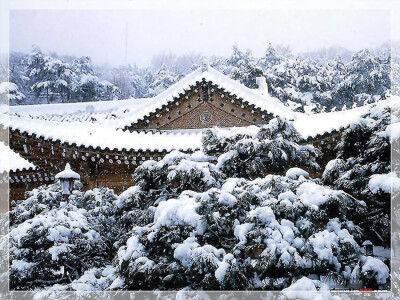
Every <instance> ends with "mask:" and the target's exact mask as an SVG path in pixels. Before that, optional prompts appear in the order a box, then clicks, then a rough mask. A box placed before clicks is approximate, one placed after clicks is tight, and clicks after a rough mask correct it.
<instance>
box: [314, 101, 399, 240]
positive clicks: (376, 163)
mask: <svg viewBox="0 0 400 300" xmlns="http://www.w3.org/2000/svg"><path fill="white" fill-rule="evenodd" d="M399 108H400V106H399V102H398V98H397V97H394V98H393V99H392V100H390V101H382V102H379V103H378V104H376V105H374V106H373V107H371V108H370V110H369V111H368V112H367V113H366V114H364V115H363V116H362V117H361V118H359V119H358V120H357V121H356V122H354V123H353V124H352V125H350V126H349V128H348V129H346V130H345V131H344V133H343V135H342V140H341V142H340V143H339V144H338V145H337V147H336V151H337V157H336V159H334V160H331V161H330V162H329V163H328V164H327V165H326V168H325V171H324V173H323V176H322V179H323V181H324V183H325V184H328V185H332V186H333V187H335V188H337V189H342V190H344V191H346V192H348V193H350V194H351V195H353V196H354V197H356V198H359V199H362V200H364V201H365V202H366V203H367V204H368V205H369V207H370V211H369V213H368V218H366V220H365V223H364V224H365V227H366V228H370V230H371V232H370V235H371V236H372V237H373V238H374V240H375V241H377V242H379V243H384V244H386V245H389V244H390V187H391V185H392V184H393V187H394V189H395V190H397V189H398V185H399V183H398V179H397V175H396V174H394V173H390V171H391V166H390V162H391V160H390V158H391V156H390V149H391V144H392V143H395V142H396V141H397V140H396V138H391V136H390V135H389V133H390V132H389V131H388V127H389V126H390V125H394V124H396V123H398V120H396V119H395V118H393V119H392V118H391V111H392V113H394V115H395V114H396V112H398V110H399ZM392 122H395V123H393V124H391V123H392Z"/></svg>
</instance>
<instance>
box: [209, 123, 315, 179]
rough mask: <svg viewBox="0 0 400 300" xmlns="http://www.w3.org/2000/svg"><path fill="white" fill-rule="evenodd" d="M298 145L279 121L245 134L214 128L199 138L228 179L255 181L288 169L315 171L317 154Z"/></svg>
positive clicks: (288, 127) (297, 139) (294, 135)
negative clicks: (304, 168) (214, 157)
mask: <svg viewBox="0 0 400 300" xmlns="http://www.w3.org/2000/svg"><path fill="white" fill-rule="evenodd" d="M299 142H300V136H299V134H298V133H297V131H296V129H295V128H294V127H293V125H291V124H290V123H288V122H287V121H285V120H283V119H280V118H275V119H273V120H271V121H270V122H269V124H268V125H265V126H263V127H261V128H257V127H255V128H254V130H249V132H248V133H247V134H233V135H232V133H231V132H229V131H227V130H224V129H216V130H207V131H206V133H205V134H204V136H203V147H204V151H205V152H206V153H207V154H209V155H219V158H218V163H217V167H218V168H219V169H220V170H221V171H222V172H224V173H225V174H226V175H227V176H228V177H244V178H256V177H260V176H263V175H266V174H270V173H273V174H276V173H282V172H285V171H286V170H287V169H288V168H289V167H290V166H300V167H301V166H302V167H307V168H311V169H318V168H319V166H318V164H317V163H316V161H315V159H316V158H317V157H318V156H319V155H320V151H319V150H318V149H316V148H314V147H313V146H312V145H299Z"/></svg>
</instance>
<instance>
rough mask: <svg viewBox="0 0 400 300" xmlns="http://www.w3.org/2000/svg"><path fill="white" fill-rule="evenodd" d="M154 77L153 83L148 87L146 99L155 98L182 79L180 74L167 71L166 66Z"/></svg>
mask: <svg viewBox="0 0 400 300" xmlns="http://www.w3.org/2000/svg"><path fill="white" fill-rule="evenodd" d="M152 77H153V78H152V79H153V81H152V82H151V84H150V85H149V87H148V91H147V94H146V97H154V96H156V95H158V94H160V93H161V92H163V91H164V90H166V89H167V88H169V87H170V86H171V85H173V84H174V83H176V82H178V81H179V79H180V78H181V76H180V75H179V74H175V73H173V72H172V71H169V70H167V69H166V67H165V66H164V65H162V66H161V67H160V69H159V70H158V71H157V72H156V74H154V75H153V76H152Z"/></svg>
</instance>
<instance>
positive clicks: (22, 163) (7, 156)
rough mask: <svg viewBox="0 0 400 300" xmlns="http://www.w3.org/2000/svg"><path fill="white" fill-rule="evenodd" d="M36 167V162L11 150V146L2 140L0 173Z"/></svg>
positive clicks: (0, 144) (0, 143)
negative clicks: (33, 162) (31, 161)
mask: <svg viewBox="0 0 400 300" xmlns="http://www.w3.org/2000/svg"><path fill="white" fill-rule="evenodd" d="M35 168H36V167H35V165H34V164H32V163H30V162H29V161H27V160H26V159H24V158H23V157H21V156H20V155H19V154H18V153H16V152H14V151H13V150H11V149H10V147H9V146H7V145H6V144H4V143H3V142H0V173H3V172H9V171H17V170H20V171H22V170H30V169H35Z"/></svg>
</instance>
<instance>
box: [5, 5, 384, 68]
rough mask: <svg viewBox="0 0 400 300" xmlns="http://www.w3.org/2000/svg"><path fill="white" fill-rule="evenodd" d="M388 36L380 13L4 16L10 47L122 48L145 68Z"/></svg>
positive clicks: (90, 51) (111, 56)
mask: <svg viewBox="0 0 400 300" xmlns="http://www.w3.org/2000/svg"><path fill="white" fill-rule="evenodd" d="M126 28H127V29H128V30H127V34H126ZM126 36H127V39H126ZM389 39H390V15H389V12H388V11H386V10H308V11H307V10H266V9H259V10H241V11H238V10H224V11H221V10H211V9H208V10H205V9H202V10H195V11H188V10H165V9H164V10H129V11H126V10H125V11H122V10H120V11H117V10H115V11H105V10H14V11H11V14H10V50H11V51H22V52H28V51H30V50H31V48H32V45H38V46H39V47H41V48H42V50H44V51H55V52H57V53H59V54H67V55H77V56H81V55H88V56H90V57H91V58H92V59H93V61H94V62H95V63H97V64H102V63H107V64H110V65H118V64H123V63H125V56H126V55H125V53H127V62H128V63H131V64H132V63H137V65H139V66H146V65H149V64H150V62H151V58H152V57H153V56H154V55H156V54H159V53H168V52H172V53H175V54H178V55H179V54H184V53H188V52H196V53H200V54H203V55H222V56H227V55H229V54H230V53H231V48H232V44H233V43H237V44H238V45H239V47H240V48H242V49H244V50H245V49H252V50H253V53H254V55H256V56H261V55H262V54H263V52H264V51H265V48H266V45H267V44H268V43H269V42H271V43H273V44H285V45H289V46H290V47H291V48H292V50H293V51H294V52H304V51H312V50H317V49H319V48H323V47H329V46H333V45H337V46H343V47H346V48H348V49H350V50H358V49H361V48H363V47H376V46H379V45H381V44H382V43H384V42H387V41H388V40H389ZM126 40H127V41H126ZM126 45H127V51H126ZM125 51H126V52H125Z"/></svg>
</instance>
